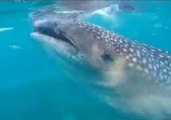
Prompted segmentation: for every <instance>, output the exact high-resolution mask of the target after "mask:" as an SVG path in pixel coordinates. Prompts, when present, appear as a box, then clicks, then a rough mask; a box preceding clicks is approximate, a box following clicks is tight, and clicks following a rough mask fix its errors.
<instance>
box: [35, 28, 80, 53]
mask: <svg viewBox="0 0 171 120" xmlns="http://www.w3.org/2000/svg"><path fill="white" fill-rule="evenodd" d="M34 32H37V33H39V34H43V35H47V36H50V37H53V38H54V39H56V40H62V41H64V42H67V43H69V44H70V45H72V46H73V47H74V48H75V50H76V54H77V53H78V51H79V46H78V44H77V43H76V41H75V40H74V39H72V38H71V37H70V36H69V35H67V34H66V33H65V32H63V31H61V30H59V29H58V30H57V31H55V30H53V29H45V28H41V27H35V29H34Z"/></svg>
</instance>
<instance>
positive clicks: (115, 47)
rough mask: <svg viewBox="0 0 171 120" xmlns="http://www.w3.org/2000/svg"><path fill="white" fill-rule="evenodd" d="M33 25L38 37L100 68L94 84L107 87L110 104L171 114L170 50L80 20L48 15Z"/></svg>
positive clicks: (163, 116) (146, 113)
mask: <svg viewBox="0 0 171 120" xmlns="http://www.w3.org/2000/svg"><path fill="white" fill-rule="evenodd" d="M34 27H35V32H34V33H33V34H32V35H33V36H34V37H37V38H38V39H40V40H42V41H44V42H46V43H48V44H50V45H52V46H53V47H54V48H55V50H57V51H58V52H60V53H61V54H63V55H65V56H67V57H71V58H72V57H73V58H75V59H77V60H78V62H81V61H84V62H86V63H88V64H89V65H90V66H91V67H93V68H96V69H97V70H100V71H101V73H102V75H103V76H104V77H103V78H102V80H99V81H95V85H97V86H101V87H103V88H106V89H108V91H109V92H107V93H104V94H103V95H104V99H105V100H106V101H107V102H108V103H109V104H110V105H112V106H114V107H116V108H121V109H122V110H124V111H126V112H131V113H138V114H140V115H143V116H146V117H149V118H150V119H151V120H152V119H155V120H157V119H161V120H162V119H166V118H170V117H171V116H170V115H171V94H170V92H171V88H170V86H171V56H170V55H169V53H168V52H166V51H163V50H161V49H157V48H154V47H152V46H149V45H146V44H144V43H140V42H136V41H131V40H128V39H127V38H125V37H123V36H121V35H118V34H116V33H113V32H110V31H108V30H106V29H104V28H101V27H100V26H96V25H93V24H88V23H82V22H79V21H75V22H73V21H72V22H64V23H59V22H57V21H54V20H44V21H37V22H35V24H34ZM71 60H72V59H71Z"/></svg>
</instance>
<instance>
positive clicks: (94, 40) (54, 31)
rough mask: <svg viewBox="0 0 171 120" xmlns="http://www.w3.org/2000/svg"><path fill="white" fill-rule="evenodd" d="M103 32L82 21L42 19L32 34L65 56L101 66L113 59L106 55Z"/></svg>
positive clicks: (37, 22) (35, 25) (36, 23)
mask: <svg viewBox="0 0 171 120" xmlns="http://www.w3.org/2000/svg"><path fill="white" fill-rule="evenodd" d="M96 29H97V30H96ZM95 32H97V33H96V34H95ZM102 32H103V31H102V30H101V29H100V28H99V30H98V27H97V28H95V26H94V25H89V24H85V23H81V22H73V21H72V22H61V21H60V22H59V21H55V20H40V21H36V22H35V23H34V32H33V33H32V36H33V37H34V38H36V39H38V40H39V41H41V42H43V43H46V44H48V45H50V46H51V47H52V48H53V49H55V50H56V51H57V52H58V53H59V54H61V55H63V56H65V57H68V58H73V59H74V60H75V59H77V60H80V61H84V62H88V63H90V64H91V65H93V66H96V67H101V66H102V65H104V64H105V62H106V61H110V60H112V59H111V58H110V56H108V55H107V54H106V55H104V52H105V50H104V49H106V48H104V46H103V43H104V42H103V41H102V40H100V39H101V38H100V37H101V35H102V34H103V33H102ZM101 33H102V34H101Z"/></svg>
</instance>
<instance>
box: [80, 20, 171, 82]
mask: <svg viewBox="0 0 171 120" xmlns="http://www.w3.org/2000/svg"><path fill="white" fill-rule="evenodd" d="M79 26H80V27H82V28H85V29H86V30H87V31H88V32H90V33H91V34H93V35H94V37H95V38H97V39H98V40H99V41H100V42H101V43H102V44H104V46H106V48H104V49H105V50H108V51H112V53H114V54H118V55H122V56H123V57H125V59H126V60H127V61H128V66H130V67H134V66H137V68H138V69H139V70H143V71H144V72H145V73H148V74H149V75H150V77H154V78H155V79H156V80H158V81H156V82H159V83H160V82H161V83H165V84H166V85H167V84H171V56H170V55H169V54H168V52H167V51H163V50H161V49H157V48H154V47H152V46H150V45H147V44H144V43H140V42H135V41H131V40H128V39H126V38H124V37H123V36H120V35H117V34H116V33H112V32H110V31H108V30H105V29H103V28H101V27H99V26H95V25H93V26H92V25H91V24H82V23H79Z"/></svg>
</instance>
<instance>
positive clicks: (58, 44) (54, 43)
mask: <svg viewBox="0 0 171 120" xmlns="http://www.w3.org/2000/svg"><path fill="white" fill-rule="evenodd" d="M31 36H32V37H33V38H34V39H35V40H38V41H39V42H40V43H42V44H43V45H44V46H46V47H49V48H50V49H53V50H55V52H57V53H58V54H61V55H63V56H65V57H70V56H73V55H75V54H76V50H75V48H74V47H73V46H71V45H70V44H69V43H67V42H65V41H62V40H58V39H55V38H53V37H50V36H47V35H44V34H41V33H39V32H33V33H31Z"/></svg>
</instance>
